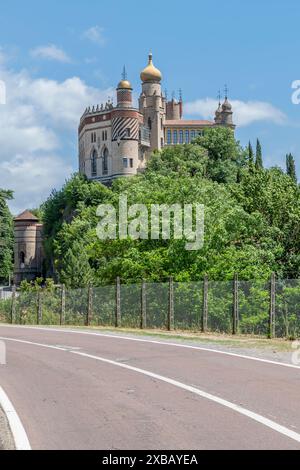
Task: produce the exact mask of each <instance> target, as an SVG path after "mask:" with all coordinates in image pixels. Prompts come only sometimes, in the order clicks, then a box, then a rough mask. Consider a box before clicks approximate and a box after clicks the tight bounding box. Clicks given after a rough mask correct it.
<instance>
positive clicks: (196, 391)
mask: <svg viewBox="0 0 300 470" xmlns="http://www.w3.org/2000/svg"><path fill="white" fill-rule="evenodd" d="M1 339H4V340H6V341H12V342H17V343H23V344H29V345H32V346H38V347H44V348H48V349H57V350H60V351H64V352H67V353H69V354H76V355H77V356H82V357H85V358H88V359H94V360H96V361H100V362H103V363H106V364H110V365H113V366H117V367H121V368H122V369H127V370H130V371H132V372H136V373H139V374H143V375H145V376H148V377H150V378H152V379H156V380H160V381H161V382H165V383H167V384H170V385H173V386H175V387H177V388H180V389H182V390H185V391H188V392H190V393H193V394H195V395H198V396H200V397H202V398H205V399H207V400H210V401H212V402H214V403H217V404H219V405H222V406H224V407H226V408H229V409H231V410H233V411H235V412H237V413H239V414H241V415H244V416H247V417H248V418H250V419H252V420H254V421H256V422H258V423H260V424H262V425H264V426H266V427H268V428H270V429H272V430H273V431H276V432H278V433H279V434H282V435H284V436H286V437H288V438H290V439H293V440H294V441H296V442H299V443H300V434H298V433H297V432H295V431H292V430H291V429H289V428H286V427H285V426H282V425H280V424H278V423H276V422H275V421H272V420H270V419H268V418H265V417H264V416H262V415H260V414H258V413H255V412H253V411H250V410H248V409H247V408H243V407H242V406H239V405H236V404H235V403H232V402H230V401H227V400H224V399H223V398H220V397H217V396H215V395H212V394H210V393H207V392H204V391H203V390H200V389H199V388H196V387H193V386H191V385H186V384H184V383H182V382H179V381H177V380H174V379H171V378H169V377H165V376H163V375H160V374H156V373H154V372H150V371H148V370H145V369H140V368H138V367H134V366H130V365H128V364H124V363H119V362H116V361H113V360H111V359H106V358H104V357H100V356H94V355H92V354H87V353H83V352H78V351H70V350H66V349H63V348H60V347H58V346H52V345H48V344H42V343H34V342H32V341H25V340H20V339H15V338H3V337H2V338H1Z"/></svg>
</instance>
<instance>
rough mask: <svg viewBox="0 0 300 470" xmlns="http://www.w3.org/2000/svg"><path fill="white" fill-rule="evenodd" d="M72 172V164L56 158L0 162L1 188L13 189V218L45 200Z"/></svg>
mask: <svg viewBox="0 0 300 470" xmlns="http://www.w3.org/2000/svg"><path fill="white" fill-rule="evenodd" d="M71 172H72V167H71V165H68V164H67V163H65V162H64V160H63V159H61V158H59V157H58V156H57V155H55V154H53V155H51V154H47V155H43V156H42V157H41V156H39V155H37V154H30V153H29V154H26V153H24V154H22V155H21V154H16V155H15V156H14V157H13V158H12V159H10V160H4V161H0V187H2V188H3V187H4V188H10V189H13V190H14V197H15V199H14V200H13V201H12V203H11V204H10V208H11V210H12V212H13V214H14V215H16V214H18V213H19V212H21V211H22V210H24V209H26V208H28V209H30V208H34V207H36V206H37V205H39V204H40V203H41V201H42V200H45V199H46V198H47V197H48V196H49V194H50V191H51V189H52V188H57V187H59V186H60V185H62V183H63V182H64V180H65V177H66V175H68V174H70V173H71Z"/></svg>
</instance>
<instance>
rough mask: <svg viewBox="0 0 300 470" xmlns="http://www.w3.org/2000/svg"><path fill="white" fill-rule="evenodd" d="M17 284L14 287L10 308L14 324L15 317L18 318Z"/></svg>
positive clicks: (11, 321) (11, 319)
mask: <svg viewBox="0 0 300 470" xmlns="http://www.w3.org/2000/svg"><path fill="white" fill-rule="evenodd" d="M16 291H17V288H16V286H13V288H12V296H11V309H10V323H11V324H13V322H14V319H15V318H16Z"/></svg>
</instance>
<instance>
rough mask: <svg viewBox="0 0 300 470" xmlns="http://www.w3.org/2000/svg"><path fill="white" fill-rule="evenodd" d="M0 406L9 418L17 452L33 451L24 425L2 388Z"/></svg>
mask: <svg viewBox="0 0 300 470" xmlns="http://www.w3.org/2000/svg"><path fill="white" fill-rule="evenodd" d="M0 406H1V408H2V410H3V412H4V414H5V416H6V418H7V421H8V425H9V428H10V431H11V433H12V436H13V440H14V444H15V447H16V450H31V446H30V442H29V439H28V436H27V434H26V431H25V429H24V427H23V424H22V422H21V420H20V418H19V415H18V413H17V412H16V410H15V407H14V406H13V404H12V402H11V401H10V399H9V398H8V396H7V394H6V393H5V391H4V390H3V388H2V387H1V386H0Z"/></svg>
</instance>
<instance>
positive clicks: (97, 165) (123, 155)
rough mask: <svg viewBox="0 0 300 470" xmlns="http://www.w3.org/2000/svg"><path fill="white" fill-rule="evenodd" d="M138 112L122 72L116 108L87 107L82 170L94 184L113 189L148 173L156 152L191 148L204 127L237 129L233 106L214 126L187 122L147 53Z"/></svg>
mask: <svg viewBox="0 0 300 470" xmlns="http://www.w3.org/2000/svg"><path fill="white" fill-rule="evenodd" d="M140 77H141V81H142V90H141V94H140V97H139V107H138V108H135V107H134V106H133V102H132V86H131V84H130V82H129V81H128V80H127V76H126V72H125V69H124V73H123V77H122V80H121V81H120V82H119V84H118V86H117V104H116V106H113V104H112V102H111V101H108V102H107V103H106V104H105V105H103V104H102V105H101V106H99V105H97V106H93V107H92V108H87V109H86V110H85V112H84V114H83V116H82V117H81V119H80V124H79V130H78V140H79V171H80V172H81V173H83V174H85V175H86V176H87V178H88V179H90V180H96V181H100V182H101V183H104V184H109V183H110V182H111V181H112V180H113V179H115V178H118V177H120V176H132V175H135V174H137V173H139V172H141V171H143V170H144V168H145V166H146V163H147V161H148V159H149V157H150V155H151V153H152V152H153V151H154V150H161V149H162V148H163V147H165V146H170V145H177V144H189V143H191V142H192V141H193V139H195V137H197V136H198V135H199V134H200V135H201V133H202V132H203V130H204V129H205V128H208V127H217V126H224V127H230V128H231V129H235V125H234V124H233V119H232V116H233V112H232V106H231V104H230V103H229V101H228V98H227V96H225V101H224V103H223V104H222V105H221V103H220V102H219V107H218V109H217V111H216V113H215V120H214V121H204V120H185V119H183V100H182V97H180V99H179V101H177V100H175V99H174V98H172V100H171V101H168V100H167V97H166V96H164V95H163V93H162V89H161V81H162V74H161V72H160V70H158V69H157V68H156V67H155V66H154V64H153V59H152V54H149V62H148V65H147V66H146V67H145V68H144V70H142V72H141V74H140Z"/></svg>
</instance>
